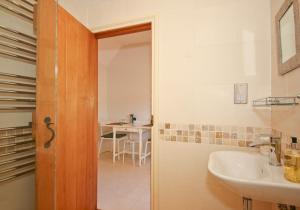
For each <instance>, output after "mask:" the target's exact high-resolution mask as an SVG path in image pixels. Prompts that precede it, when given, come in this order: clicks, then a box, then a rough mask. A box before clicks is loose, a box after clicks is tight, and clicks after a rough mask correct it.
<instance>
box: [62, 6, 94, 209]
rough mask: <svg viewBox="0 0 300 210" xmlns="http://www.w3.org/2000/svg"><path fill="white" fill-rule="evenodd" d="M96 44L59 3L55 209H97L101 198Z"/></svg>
mask: <svg viewBox="0 0 300 210" xmlns="http://www.w3.org/2000/svg"><path fill="white" fill-rule="evenodd" d="M97 52H98V45H97V40H96V38H95V37H94V35H93V34H92V33H91V32H90V31H89V30H88V29H86V28H85V27H84V26H83V25H81V24H80V23H79V22H78V21H76V20H75V19H74V18H73V17H72V16H71V15H70V14H69V13H67V12H66V11H65V10H64V9H63V8H61V7H59V9H58V76H57V85H58V89H57V140H56V207H57V208H56V209H57V210H95V209H96V203H97V121H98V120H97V118H98V106H97V104H98V91H97V89H98V69H97V58H98V55H97Z"/></svg>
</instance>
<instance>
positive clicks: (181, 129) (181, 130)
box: [159, 122, 273, 147]
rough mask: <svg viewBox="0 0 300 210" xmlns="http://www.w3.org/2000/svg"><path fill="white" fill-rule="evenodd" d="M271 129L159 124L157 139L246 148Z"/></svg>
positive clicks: (270, 131)
mask: <svg viewBox="0 0 300 210" xmlns="http://www.w3.org/2000/svg"><path fill="white" fill-rule="evenodd" d="M271 133H273V132H272V129H271V128H261V127H250V126H246V127H241V126H228V125H225V126H224V125H223V126H220V125H212V124H178V123H169V122H167V123H160V125H159V138H160V140H164V141H173V142H187V143H204V144H219V145H231V146H240V147H246V146H247V145H248V144H249V143H250V142H252V141H253V140H255V139H257V138H258V137H259V136H260V135H262V134H268V135H270V134H271Z"/></svg>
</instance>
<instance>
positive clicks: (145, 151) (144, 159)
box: [143, 142, 148, 164]
mask: <svg viewBox="0 0 300 210" xmlns="http://www.w3.org/2000/svg"><path fill="white" fill-rule="evenodd" d="M147 152H148V142H146V145H145V150H144V158H143V161H144V164H146V158H147Z"/></svg>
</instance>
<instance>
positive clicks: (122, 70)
mask: <svg viewBox="0 0 300 210" xmlns="http://www.w3.org/2000/svg"><path fill="white" fill-rule="evenodd" d="M95 36H96V38H97V39H98V55H99V59H98V60H99V61H98V75H99V79H98V92H99V93H98V94H99V115H98V123H99V131H100V132H99V138H98V140H99V142H98V143H99V144H98V148H99V150H98V196H97V207H98V209H102V210H115V209H132V210H135V209H136V210H150V209H151V199H150V197H151V184H150V180H151V163H152V162H151V157H152V148H153V147H152V144H151V139H152V125H153V111H152V110H153V109H152V104H153V103H152V95H153V87H152V75H153V72H152V69H153V68H152V63H153V62H152V59H153V58H152V31H151V23H144V24H138V25H132V26H126V27H123V28H117V29H112V30H107V31H102V32H98V33H96V34H95Z"/></svg>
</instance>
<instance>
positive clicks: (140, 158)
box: [139, 129, 143, 166]
mask: <svg viewBox="0 0 300 210" xmlns="http://www.w3.org/2000/svg"><path fill="white" fill-rule="evenodd" d="M142 143H143V131H142V130H141V129H140V130H139V166H141V165H142Z"/></svg>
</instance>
